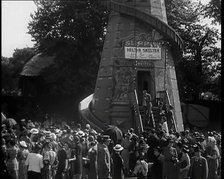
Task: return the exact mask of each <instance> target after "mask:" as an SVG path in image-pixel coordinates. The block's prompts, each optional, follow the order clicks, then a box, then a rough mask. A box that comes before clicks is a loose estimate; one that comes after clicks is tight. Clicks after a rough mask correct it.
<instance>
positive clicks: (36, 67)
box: [20, 53, 55, 76]
mask: <svg viewBox="0 0 224 179" xmlns="http://www.w3.org/2000/svg"><path fill="white" fill-rule="evenodd" d="M54 59H55V56H46V55H42V54H41V53H39V54H37V55H35V56H33V57H32V58H31V59H30V60H29V61H28V62H27V63H26V64H25V65H24V67H23V70H22V72H21V73H20V75H22V76H39V75H40V73H41V71H42V70H43V69H45V68H46V67H49V66H51V65H53V64H54Z"/></svg>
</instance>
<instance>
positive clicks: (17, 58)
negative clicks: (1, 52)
mask: <svg viewBox="0 0 224 179" xmlns="http://www.w3.org/2000/svg"><path fill="white" fill-rule="evenodd" d="M34 54H35V51H34V49H32V48H29V47H27V48H23V49H15V50H14V53H13V55H12V57H10V58H7V57H3V56H2V57H1V65H2V67H1V74H2V89H4V90H5V91H8V92H12V91H14V90H17V89H18V77H19V73H20V72H21V71H22V69H23V66H24V64H25V63H26V62H27V61H28V60H30V58H32V57H33V55H34Z"/></svg>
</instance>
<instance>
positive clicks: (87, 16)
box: [29, 0, 107, 100]
mask: <svg viewBox="0 0 224 179" xmlns="http://www.w3.org/2000/svg"><path fill="white" fill-rule="evenodd" d="M35 2H36V4H37V5H38V9H37V12H35V14H34V15H32V21H31V22H30V23H29V34H31V36H32V37H33V39H34V41H35V42H36V44H35V48H36V49H37V51H39V52H44V53H46V54H54V55H55V56H56V59H55V60H56V65H55V66H54V67H52V68H50V69H46V70H45V71H44V76H45V79H46V81H47V89H48V90H47V91H48V92H47V93H48V94H50V95H73V96H77V97H79V98H80V99H79V100H81V99H82V98H83V97H84V96H86V94H90V93H91V92H92V91H93V88H94V86H95V80H96V75H97V71H98V70H97V69H98V65H99V60H100V53H101V51H102V47H103V39H104V36H105V32H104V31H105V29H104V27H106V25H107V12H106V11H104V9H102V8H99V7H98V6H97V4H96V3H95V2H94V1H88V0H87V1H77V0H73V1H53V3H50V4H48V3H46V2H45V1H35Z"/></svg>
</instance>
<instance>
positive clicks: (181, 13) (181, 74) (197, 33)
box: [166, 0, 221, 100]
mask: <svg viewBox="0 0 224 179" xmlns="http://www.w3.org/2000/svg"><path fill="white" fill-rule="evenodd" d="M166 8H167V18H168V24H169V25H170V26H172V27H173V28H174V29H175V30H176V31H177V32H178V33H179V34H180V36H181V37H182V39H183V41H184V45H185V47H184V52H183V58H182V59H180V60H178V61H177V69H176V70H177V78H178V83H179V90H180V97H181V100H186V99H191V100H198V98H199V95H200V93H201V92H203V91H207V90H209V91H211V90H212V91H213V92H214V93H215V94H216V95H220V94H219V92H218V91H216V90H214V89H218V88H219V87H220V86H219V85H220V84H217V83H215V81H217V78H219V76H220V70H219V68H220V62H221V57H220V51H221V50H220V48H218V47H217V45H216V43H217V41H218V40H220V34H219V32H218V30H217V29H215V28H212V27H209V26H208V25H203V24H202V23H200V20H201V18H203V16H204V13H205V6H204V5H202V4H201V3H200V2H194V3H193V2H192V1H190V0H180V1H174V0H171V1H166ZM215 86H216V87H215Z"/></svg>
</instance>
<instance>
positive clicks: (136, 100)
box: [134, 89, 144, 133]
mask: <svg viewBox="0 0 224 179" xmlns="http://www.w3.org/2000/svg"><path fill="white" fill-rule="evenodd" d="M134 96H135V99H134V100H135V104H134V105H136V111H135V114H136V116H137V119H138V121H137V122H138V124H139V125H137V129H138V131H139V133H142V132H143V131H144V129H143V125H142V117H141V115H140V111H139V106H138V96H137V91H136V89H135V90H134Z"/></svg>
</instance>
